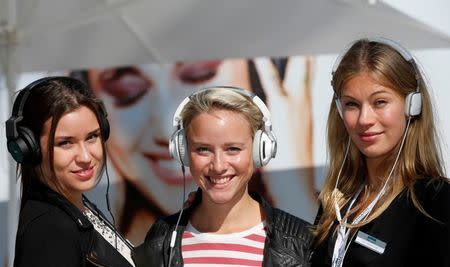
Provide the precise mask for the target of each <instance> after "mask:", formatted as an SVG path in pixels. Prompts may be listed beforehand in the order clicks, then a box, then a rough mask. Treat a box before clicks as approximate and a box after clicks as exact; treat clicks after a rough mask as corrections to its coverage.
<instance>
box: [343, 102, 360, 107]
mask: <svg viewBox="0 0 450 267" xmlns="http://www.w3.org/2000/svg"><path fill="white" fill-rule="evenodd" d="M344 106H345V107H349V108H351V107H357V106H358V104H357V103H356V102H353V101H348V102H344Z"/></svg>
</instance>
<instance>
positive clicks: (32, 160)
mask: <svg viewBox="0 0 450 267" xmlns="http://www.w3.org/2000/svg"><path fill="white" fill-rule="evenodd" d="M51 81H67V82H71V83H77V84H78V85H79V86H77V88H76V89H74V90H78V91H79V92H80V93H81V94H83V95H85V96H89V97H91V96H92V92H91V91H90V90H89V89H88V88H87V86H86V85H85V84H84V83H82V82H81V81H79V80H77V79H74V78H71V77H65V76H55V77H45V78H41V79H38V80H36V81H34V82H32V83H30V84H29V85H27V86H26V87H25V88H23V89H22V90H21V91H20V92H19V94H18V95H17V97H16V99H15V100H14V105H13V110H12V114H11V117H10V118H9V119H8V120H7V121H6V140H7V145H8V151H9V153H10V154H11V156H12V157H13V158H14V160H15V161H16V162H17V163H20V164H31V165H34V164H38V163H39V162H40V161H41V148H40V146H39V139H38V138H36V136H35V134H34V133H33V131H32V130H31V129H30V128H28V127H26V126H20V122H21V121H22V120H23V109H24V107H25V104H26V101H27V99H28V97H29V96H30V94H31V92H32V90H33V88H37V87H41V86H43V85H44V84H46V83H48V82H51ZM97 103H98V107H99V108H98V109H96V113H97V114H96V115H97V118H98V120H99V126H100V131H101V133H102V137H103V140H104V141H106V140H107V139H108V137H109V123H108V119H107V113H106V109H105V107H104V106H103V103H102V102H101V101H100V100H99V101H98V102H97Z"/></svg>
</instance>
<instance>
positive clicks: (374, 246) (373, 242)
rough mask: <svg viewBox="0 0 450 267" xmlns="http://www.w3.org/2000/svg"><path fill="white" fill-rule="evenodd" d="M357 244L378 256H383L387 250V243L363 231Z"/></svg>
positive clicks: (356, 240)
mask: <svg viewBox="0 0 450 267" xmlns="http://www.w3.org/2000/svg"><path fill="white" fill-rule="evenodd" d="M355 242H356V243H358V244H360V245H361V246H363V247H366V248H368V249H370V250H372V251H375V252H377V253H378V254H383V252H384V249H385V248H386V243H385V242H383V241H381V240H380V239H377V238H375V237H373V236H371V235H368V234H366V233H364V232H361V231H358V235H357V236H356V239H355Z"/></svg>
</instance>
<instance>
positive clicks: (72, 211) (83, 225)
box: [26, 182, 93, 230]
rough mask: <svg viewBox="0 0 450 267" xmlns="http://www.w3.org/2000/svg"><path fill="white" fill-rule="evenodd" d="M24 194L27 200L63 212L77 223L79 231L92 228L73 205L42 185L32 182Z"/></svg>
mask: <svg viewBox="0 0 450 267" xmlns="http://www.w3.org/2000/svg"><path fill="white" fill-rule="evenodd" d="M26 194H27V199H29V200H38V201H43V202H47V203H49V204H51V205H54V206H57V207H59V208H60V209H62V210H64V211H65V212H66V213H67V214H68V215H69V216H70V217H71V218H72V219H73V220H74V221H75V222H76V223H77V225H78V227H79V228H80V230H87V229H91V228H92V227H93V226H92V224H91V222H90V221H89V220H88V219H87V218H86V216H84V215H83V213H82V212H81V211H80V210H79V209H78V208H77V207H76V206H75V205H73V204H72V203H71V202H70V201H69V200H67V198H65V197H64V196H62V195H61V194H59V193H58V192H56V191H54V190H52V189H51V188H50V187H48V186H47V185H45V184H43V183H40V182H33V183H32V184H31V186H30V188H29V190H28V191H27V193H26ZM84 198H85V197H84V196H83V199H84Z"/></svg>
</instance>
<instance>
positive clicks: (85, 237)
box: [14, 183, 131, 267]
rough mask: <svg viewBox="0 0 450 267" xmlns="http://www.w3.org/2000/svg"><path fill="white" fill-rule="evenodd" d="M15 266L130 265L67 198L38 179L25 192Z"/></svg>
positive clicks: (82, 266)
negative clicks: (40, 182)
mask: <svg viewBox="0 0 450 267" xmlns="http://www.w3.org/2000/svg"><path fill="white" fill-rule="evenodd" d="M24 197H25V198H26V200H25V202H24V205H23V207H22V208H21V211H20V217H19V226H18V230H17V236H16V251H15V258H14V267H29V266H33V267H44V266H45V267H52V266H54V267H60V266H64V267H88V266H110V267H112V266H123V267H127V266H131V265H130V264H129V263H128V261H126V260H125V258H124V257H122V255H120V254H119V252H117V250H116V249H115V248H114V247H113V246H111V245H110V244H109V243H107V241H106V240H105V239H104V238H103V237H102V236H101V235H100V234H99V233H98V232H97V231H95V229H94V227H93V225H92V224H91V222H90V221H89V220H88V219H87V218H86V217H85V216H84V215H83V213H82V212H81V211H80V210H79V209H78V208H77V207H75V206H74V205H73V204H72V203H70V202H69V201H68V200H67V199H66V198H64V197H63V196H61V195H60V194H58V193H57V192H55V191H53V190H51V189H50V188H48V187H47V186H45V185H43V184H39V183H35V184H33V185H32V187H31V188H30V190H29V191H28V192H27V193H26V194H25V195H24Z"/></svg>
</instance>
